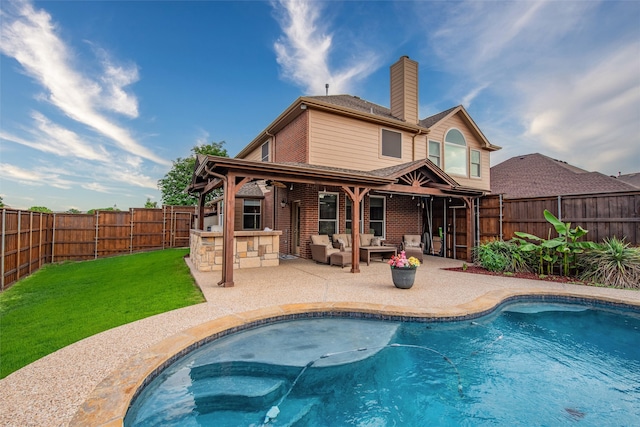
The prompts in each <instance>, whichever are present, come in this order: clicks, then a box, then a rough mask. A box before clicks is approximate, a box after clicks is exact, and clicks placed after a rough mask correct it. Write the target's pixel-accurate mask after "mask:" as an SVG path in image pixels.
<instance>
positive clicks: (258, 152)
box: [244, 145, 262, 162]
mask: <svg viewBox="0 0 640 427" xmlns="http://www.w3.org/2000/svg"><path fill="white" fill-rule="evenodd" d="M244 159H245V160H252V161H254V162H259V161H261V160H262V145H260V147H258V148H256V149H255V150H253V151H252V152H251V153H249V154H248V155H247V156H246V157H245V158H244Z"/></svg>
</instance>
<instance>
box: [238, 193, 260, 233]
mask: <svg viewBox="0 0 640 427" xmlns="http://www.w3.org/2000/svg"><path fill="white" fill-rule="evenodd" d="M248 201H251V202H256V201H257V202H258V205H257V206H258V208H259V211H258V213H246V212H245V211H244V208H245V205H246V203H247V202H248ZM252 206H256V205H252ZM248 215H250V216H253V217H254V218H256V219H257V220H258V221H257V222H258V228H244V218H245V216H248ZM242 229H243V230H261V229H262V201H261V200H258V199H242Z"/></svg>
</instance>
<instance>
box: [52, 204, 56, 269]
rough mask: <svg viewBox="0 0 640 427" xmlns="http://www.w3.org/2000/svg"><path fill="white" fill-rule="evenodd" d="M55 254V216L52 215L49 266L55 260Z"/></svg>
mask: <svg viewBox="0 0 640 427" xmlns="http://www.w3.org/2000/svg"><path fill="white" fill-rule="evenodd" d="M55 253H56V214H55V213H54V214H53V230H52V232H51V264H53V260H54V259H55Z"/></svg>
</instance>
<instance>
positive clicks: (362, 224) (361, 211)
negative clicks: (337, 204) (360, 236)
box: [344, 194, 364, 233]
mask: <svg viewBox="0 0 640 427" xmlns="http://www.w3.org/2000/svg"><path fill="white" fill-rule="evenodd" d="M349 202H351V203H353V201H352V200H351V199H350V198H349V196H347V195H346V194H345V195H344V208H345V214H344V215H345V218H344V221H345V228H346V225H347V221H349V220H348V219H347V213H346V209H347V207H348V203H349ZM351 224H352V225H353V218H351ZM362 230H364V203H363V202H362V201H360V233H364V231H362Z"/></svg>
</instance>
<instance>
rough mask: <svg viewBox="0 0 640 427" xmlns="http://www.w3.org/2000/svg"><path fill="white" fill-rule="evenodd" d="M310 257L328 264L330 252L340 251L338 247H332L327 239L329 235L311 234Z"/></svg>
mask: <svg viewBox="0 0 640 427" xmlns="http://www.w3.org/2000/svg"><path fill="white" fill-rule="evenodd" d="M309 247H310V248H311V258H312V259H313V260H314V261H315V262H321V263H323V264H329V262H330V260H331V254H335V253H337V252H340V249H339V248H334V247H333V245H332V244H331V241H329V236H328V235H326V234H320V235H312V236H311V243H310V244H309Z"/></svg>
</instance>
